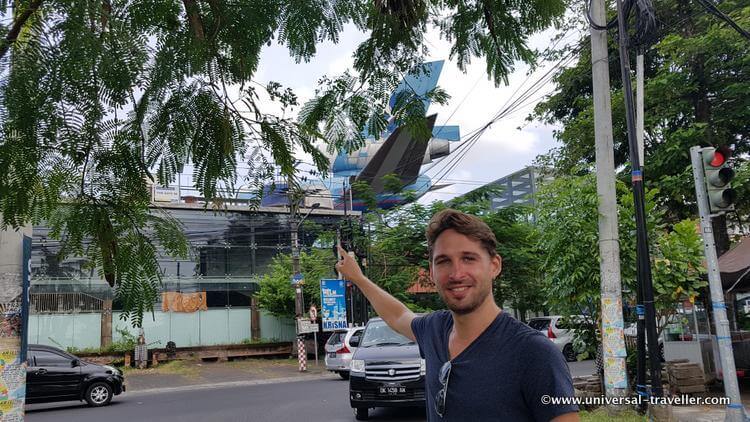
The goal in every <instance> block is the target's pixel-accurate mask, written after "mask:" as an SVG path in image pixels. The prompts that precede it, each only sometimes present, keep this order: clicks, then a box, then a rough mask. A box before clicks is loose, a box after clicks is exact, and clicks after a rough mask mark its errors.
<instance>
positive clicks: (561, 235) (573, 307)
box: [537, 175, 706, 338]
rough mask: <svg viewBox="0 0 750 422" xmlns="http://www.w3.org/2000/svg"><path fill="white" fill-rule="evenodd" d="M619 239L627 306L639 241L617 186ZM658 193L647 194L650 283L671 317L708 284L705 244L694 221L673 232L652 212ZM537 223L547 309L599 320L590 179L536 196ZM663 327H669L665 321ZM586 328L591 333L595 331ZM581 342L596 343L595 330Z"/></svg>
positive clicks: (629, 204) (570, 180)
mask: <svg viewBox="0 0 750 422" xmlns="http://www.w3.org/2000/svg"><path fill="white" fill-rule="evenodd" d="M617 193H618V216H619V237H620V271H621V276H622V285H623V287H624V289H623V290H624V291H627V292H630V293H629V294H626V295H625V296H624V297H623V300H624V301H625V302H629V303H634V302H635V293H636V291H637V288H636V268H637V266H636V255H635V251H636V245H635V242H636V236H635V217H634V215H635V210H634V208H633V196H632V193H631V191H630V189H629V188H628V187H627V186H626V185H625V184H624V183H618V184H617ZM658 195H659V192H658V191H657V190H654V189H651V190H648V191H646V215H647V227H648V236H649V241H650V245H651V250H650V254H651V260H652V278H653V285H654V290H655V301H656V311H657V313H658V314H659V315H662V316H668V315H670V314H672V313H674V312H676V306H675V302H676V301H680V300H684V299H686V298H691V297H692V298H694V297H695V296H697V295H698V292H699V290H700V289H701V288H702V287H704V286H705V285H706V283H705V281H703V279H702V277H701V276H702V274H703V272H704V270H703V267H702V257H703V250H702V243H701V238H700V236H699V234H698V232H697V231H696V222H695V221H691V220H684V221H681V222H679V223H677V224H674V225H671V224H669V223H668V222H667V220H666V217H665V213H664V211H663V210H662V209H660V208H659V207H657V202H656V201H657V198H658ZM537 203H538V207H537V223H538V227H539V230H540V232H541V235H540V237H539V239H540V243H539V245H540V248H541V253H542V255H543V256H545V257H546V258H545V259H544V262H543V265H542V274H543V292H544V295H545V297H546V299H547V304H548V306H549V310H550V311H551V312H553V313H559V314H561V315H581V314H588V315H591V316H592V320H593V321H598V320H599V314H600V306H601V304H600V300H601V299H600V295H601V288H600V280H601V277H600V269H599V260H600V257H599V244H598V243H599V235H598V229H597V227H598V212H597V207H598V200H597V195H596V180H595V178H594V176H593V175H586V176H578V177H576V176H562V177H558V178H557V179H555V180H554V181H552V182H551V183H549V184H547V185H545V186H544V187H543V188H542V189H540V191H539V195H538V197H537ZM661 321H666V319H662V320H661ZM588 329H590V330H596V324H592V325H591V327H589V328H588ZM586 335H589V336H591V338H594V336H595V335H596V333H594V332H593V331H592V332H591V333H588V334H586Z"/></svg>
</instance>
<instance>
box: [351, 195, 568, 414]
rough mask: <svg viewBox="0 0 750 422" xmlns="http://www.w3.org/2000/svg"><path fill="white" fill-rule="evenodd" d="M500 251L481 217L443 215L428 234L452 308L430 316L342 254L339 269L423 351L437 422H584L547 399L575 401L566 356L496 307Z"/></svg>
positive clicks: (433, 265) (436, 277)
mask: <svg viewBox="0 0 750 422" xmlns="http://www.w3.org/2000/svg"><path fill="white" fill-rule="evenodd" d="M496 244H497V240H496V239H495V235H494V233H492V230H490V228H489V227H488V226H487V225H486V224H485V223H484V222H483V221H481V220H480V219H478V218H476V217H474V216H471V215H468V214H464V213H461V212H459V211H455V210H451V209H447V210H443V211H441V212H439V213H437V214H435V215H434V216H433V217H432V219H431V220H430V223H429V225H428V227H427V245H428V247H429V258H430V277H431V278H432V280H433V281H434V282H435V286H436V287H437V290H438V293H439V294H440V297H441V298H442V299H443V301H444V302H445V304H446V306H447V307H448V309H449V311H438V312H433V313H431V314H429V315H426V316H422V317H416V316H415V315H414V313H412V312H411V311H410V310H409V309H408V308H407V307H406V306H405V305H404V304H403V303H401V302H399V301H398V300H397V299H395V298H394V297H393V296H391V295H389V294H388V293H387V292H385V291H384V290H382V289H381V288H379V287H378V286H377V285H376V284H374V283H373V282H372V281H370V280H368V279H367V278H366V277H365V276H364V274H362V271H361V269H360V268H359V265H357V262H356V261H355V260H354V258H352V257H350V256H349V255H348V254H347V253H346V252H345V251H344V250H343V249H341V248H340V247H339V252H340V254H341V255H342V258H341V260H340V261H339V262H337V263H336V267H337V269H338V270H339V271H340V272H341V274H342V275H343V276H344V278H346V279H347V280H350V281H352V282H354V283H355V284H356V285H357V287H359V288H360V289H361V290H362V292H363V293H364V295H365V296H367V299H368V300H369V301H370V303H371V304H372V306H373V307H374V308H375V311H376V312H377V313H378V315H380V317H381V318H383V320H385V322H386V323H387V324H388V325H389V326H390V327H391V328H393V329H394V330H395V331H397V332H399V333H401V334H402V335H404V336H406V337H408V338H410V339H412V340H415V341H416V342H417V343H418V344H419V349H420V353H421V354H422V357H423V358H424V359H425V361H426V364H427V377H426V394H427V414H428V420H429V421H489V420H493V421H506V420H507V421H527V420H528V421H531V420H535V421H550V420H553V421H556V422H568V421H578V413H577V411H578V408H577V406H575V405H556V404H549V400H548V399H549V398H550V397H551V398H556V397H573V385H572V381H571V379H570V373H569V371H568V367H567V364H566V363H565V360H564V358H563V356H562V354H561V353H560V352H559V351H558V350H557V349H556V348H555V347H554V345H553V344H552V342H550V341H549V340H548V339H547V338H546V337H544V336H543V335H541V334H540V333H539V332H538V331H536V330H533V329H531V328H529V327H528V326H526V325H524V324H522V323H520V322H518V321H516V320H515V319H513V318H512V317H510V316H509V315H506V314H505V313H504V312H502V310H501V309H500V308H499V307H498V306H497V304H495V301H494V299H493V296H492V280H493V279H495V278H496V277H497V276H498V275H499V274H500V270H501V268H502V261H501V258H500V256H499V255H498V254H497V252H496V250H495V248H496ZM547 396H548V397H547Z"/></svg>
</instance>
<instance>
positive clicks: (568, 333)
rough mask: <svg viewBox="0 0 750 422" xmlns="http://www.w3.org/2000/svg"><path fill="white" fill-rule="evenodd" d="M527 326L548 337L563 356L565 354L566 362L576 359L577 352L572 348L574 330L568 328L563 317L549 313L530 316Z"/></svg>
mask: <svg viewBox="0 0 750 422" xmlns="http://www.w3.org/2000/svg"><path fill="white" fill-rule="evenodd" d="M579 318H580V317H579ZM529 327H531V328H533V329H535V330H537V331H539V332H540V333H542V334H544V335H545V336H546V337H547V338H548V339H550V340H551V341H552V342H553V343H554V344H555V346H557V349H558V350H560V351H561V352H562V354H563V356H565V360H567V361H568V362H575V361H576V359H577V358H578V353H576V351H575V349H574V348H573V336H574V334H575V330H574V329H572V328H570V325H569V324H568V323H567V321H566V320H565V318H564V317H562V316H560V315H551V316H545V317H536V318H531V319H530V320H529Z"/></svg>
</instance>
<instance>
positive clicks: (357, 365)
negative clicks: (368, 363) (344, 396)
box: [351, 359, 365, 373]
mask: <svg viewBox="0 0 750 422" xmlns="http://www.w3.org/2000/svg"><path fill="white" fill-rule="evenodd" d="M351 370H352V372H359V373H362V372H365V361H363V360H360V359H352V366H351Z"/></svg>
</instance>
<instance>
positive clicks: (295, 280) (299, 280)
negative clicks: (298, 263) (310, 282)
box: [292, 273, 305, 286]
mask: <svg viewBox="0 0 750 422" xmlns="http://www.w3.org/2000/svg"><path fill="white" fill-rule="evenodd" d="M298 284H305V276H304V275H303V274H302V273H297V274H294V275H293V276H292V286H296V285H298Z"/></svg>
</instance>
